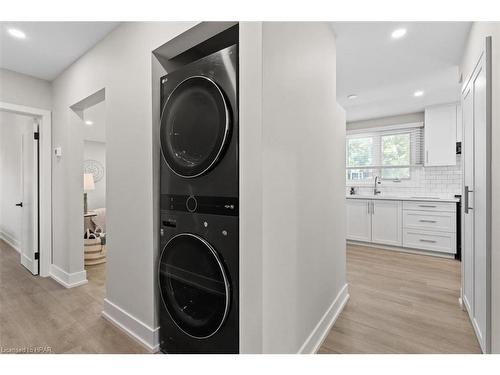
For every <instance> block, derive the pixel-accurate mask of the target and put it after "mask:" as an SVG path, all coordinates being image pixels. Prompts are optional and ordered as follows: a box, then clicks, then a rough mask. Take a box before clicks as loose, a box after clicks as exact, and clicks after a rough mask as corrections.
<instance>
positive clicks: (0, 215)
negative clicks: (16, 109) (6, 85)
mask: <svg viewBox="0 0 500 375" xmlns="http://www.w3.org/2000/svg"><path fill="white" fill-rule="evenodd" d="M32 124H33V119H32V118H31V117H28V116H22V115H18V114H14V113H8V112H2V111H0V238H3V239H4V240H6V241H7V242H9V243H10V244H11V245H14V246H16V247H17V248H19V247H20V245H21V214H22V209H20V208H19V207H16V206H15V204H16V203H18V202H21V201H22V200H23V199H22V197H23V192H22V138H21V137H22V134H23V133H24V132H26V131H28V130H29V129H31V127H32Z"/></svg>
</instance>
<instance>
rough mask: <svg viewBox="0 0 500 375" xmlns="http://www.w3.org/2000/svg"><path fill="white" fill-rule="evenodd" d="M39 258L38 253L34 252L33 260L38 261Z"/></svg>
mask: <svg viewBox="0 0 500 375" xmlns="http://www.w3.org/2000/svg"><path fill="white" fill-rule="evenodd" d="M39 258H40V252H36V253H35V256H34V259H35V260H38V259H39Z"/></svg>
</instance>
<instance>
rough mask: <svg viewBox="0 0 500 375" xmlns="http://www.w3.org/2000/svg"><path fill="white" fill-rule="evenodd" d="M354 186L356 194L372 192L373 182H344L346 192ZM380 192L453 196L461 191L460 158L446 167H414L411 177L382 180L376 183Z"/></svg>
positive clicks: (404, 194)
mask: <svg viewBox="0 0 500 375" xmlns="http://www.w3.org/2000/svg"><path fill="white" fill-rule="evenodd" d="M351 186H355V188H356V194H372V193H373V182H370V183H366V184H359V183H357V184H353V185H349V183H347V184H346V194H349V190H350V187H351ZM378 189H379V190H380V191H381V192H382V194H387V195H401V196H439V197H453V196H454V195H455V194H461V191H462V158H461V155H457V164H456V165H454V166H448V167H415V168H412V170H411V179H409V180H401V182H394V181H390V180H382V183H381V184H380V185H378Z"/></svg>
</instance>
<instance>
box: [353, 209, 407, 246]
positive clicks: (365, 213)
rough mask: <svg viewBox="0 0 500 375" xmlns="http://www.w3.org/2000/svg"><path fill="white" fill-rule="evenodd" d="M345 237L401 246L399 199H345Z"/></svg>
mask: <svg viewBox="0 0 500 375" xmlns="http://www.w3.org/2000/svg"><path fill="white" fill-rule="evenodd" d="M346 207H347V239H348V240H354V241H364V242H373V243H379V244H384V245H393V246H401V245H402V234H401V227H402V225H401V201H394V200H376V201H375V200H365V199H347V204H346Z"/></svg>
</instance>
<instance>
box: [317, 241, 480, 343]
mask: <svg viewBox="0 0 500 375" xmlns="http://www.w3.org/2000/svg"><path fill="white" fill-rule="evenodd" d="M347 279H348V282H349V294H350V299H349V301H348V303H347V305H346V306H345V308H344V311H343V312H342V313H341V314H340V316H339V318H338V319H337V322H336V323H335V325H334V327H333V328H332V330H331V331H330V333H329V334H328V336H327V338H326V339H325V341H324V342H323V345H322V347H321V348H320V350H319V353H480V352H481V350H480V347H479V344H478V342H477V340H476V337H475V335H474V331H473V328H472V325H471V323H470V321H469V319H468V317H467V314H466V312H464V311H462V309H461V308H460V306H459V304H458V298H459V294H460V262H458V261H456V260H452V259H443V258H436V257H431V256H426V255H415V254H407V253H400V252H394V251H388V250H381V249H377V248H369V247H363V246H352V245H349V246H348V248H347Z"/></svg>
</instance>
